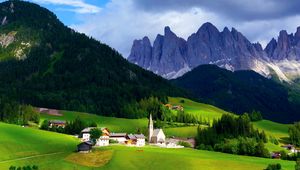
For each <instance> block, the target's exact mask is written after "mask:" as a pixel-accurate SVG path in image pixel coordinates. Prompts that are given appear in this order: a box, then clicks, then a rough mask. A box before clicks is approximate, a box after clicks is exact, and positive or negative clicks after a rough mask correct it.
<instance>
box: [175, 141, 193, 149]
mask: <svg viewBox="0 0 300 170" xmlns="http://www.w3.org/2000/svg"><path fill="white" fill-rule="evenodd" d="M177 145H181V146H184V147H186V148H191V147H192V145H191V144H190V143H188V142H185V141H179V142H177Z"/></svg>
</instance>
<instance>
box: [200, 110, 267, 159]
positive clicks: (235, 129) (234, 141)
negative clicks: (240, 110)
mask: <svg viewBox="0 0 300 170" xmlns="http://www.w3.org/2000/svg"><path fill="white" fill-rule="evenodd" d="M196 142H197V147H198V148H199V149H208V150H216V151H221V152H226V153H232V154H240V155H251V156H258V157H269V156H270V155H269V152H268V150H267V149H266V148H265V146H264V143H266V142H268V139H267V136H266V134H265V133H264V131H262V132H259V131H258V130H255V129H254V128H253V125H252V124H251V121H250V118H249V116H248V114H244V115H241V116H239V117H234V116H232V115H229V114H224V115H222V117H221V119H220V120H214V121H213V124H212V126H211V127H209V128H205V129H201V128H200V127H199V128H198V134H197V137H196Z"/></svg>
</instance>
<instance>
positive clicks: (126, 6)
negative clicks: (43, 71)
mask: <svg viewBox="0 0 300 170" xmlns="http://www.w3.org/2000/svg"><path fill="white" fill-rule="evenodd" d="M134 3H135V1H134V0H111V1H110V2H109V3H108V4H107V5H106V6H105V7H104V8H103V9H102V11H101V12H100V13H97V14H96V15H91V16H90V17H86V16H85V17H84V18H81V20H82V24H80V25H72V26H71V27H72V28H74V29H75V30H77V31H80V32H83V33H86V34H88V35H90V36H93V37H94V38H96V39H98V40H100V41H101V42H104V43H106V44H108V45H110V46H111V47H113V48H115V49H117V50H118V51H119V52H120V53H121V54H123V56H124V57H125V58H127V57H128V55H129V53H130V48H131V45H132V42H133V40H134V39H141V38H142V37H143V36H149V38H150V40H152V42H153V41H154V39H155V37H156V35H157V34H158V33H160V34H163V30H164V27H165V26H170V27H171V29H172V31H174V32H175V33H176V34H177V35H178V36H180V37H183V38H185V39H187V38H188V36H189V35H191V34H192V33H194V32H196V31H197V30H198V29H199V27H200V26H201V25H202V24H203V23H205V22H211V23H213V24H214V25H215V26H216V27H217V28H219V30H220V31H222V30H223V28H224V27H225V26H227V27H228V28H231V27H235V28H236V29H237V30H239V31H240V32H242V33H243V34H244V35H245V36H246V37H247V38H248V39H249V40H250V41H252V42H257V41H259V42H261V43H262V44H263V46H265V45H266V44H267V43H268V42H269V41H270V40H271V38H273V37H275V38H277V36H278V34H279V31H280V30H282V29H286V30H288V32H295V30H296V28H297V26H299V25H300V23H299V22H296V21H299V20H300V17H299V16H290V17H285V18H278V19H262V20H250V21H241V20H235V19H234V18H229V17H228V16H224V15H219V14H218V13H215V12H214V11H212V10H210V11H208V10H207V9H201V8H199V7H194V8H191V9H189V10H185V11H182V10H181V11H176V10H170V11H164V12H159V11H149V10H144V9H143V8H137V6H136V5H135V4H134Z"/></svg>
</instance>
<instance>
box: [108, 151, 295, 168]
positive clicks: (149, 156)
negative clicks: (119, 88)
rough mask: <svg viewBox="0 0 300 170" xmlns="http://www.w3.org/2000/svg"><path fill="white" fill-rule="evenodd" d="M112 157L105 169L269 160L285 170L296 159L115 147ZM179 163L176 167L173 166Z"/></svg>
mask: <svg viewBox="0 0 300 170" xmlns="http://www.w3.org/2000/svg"><path fill="white" fill-rule="evenodd" d="M112 149H113V150H114V154H113V157H112V160H111V161H110V162H109V163H108V164H107V165H106V166H105V167H103V169H121V168H122V167H126V168H127V169H162V170H164V169H170V168H171V169H197V170H216V169H230V170H241V169H251V170H262V169H264V168H266V166H267V165H268V164H269V163H277V162H278V163H281V165H282V166H283V169H286V170H287V169H294V165H295V163H294V162H290V161H281V160H272V159H264V158H254V157H247V156H237V155H229V154H224V153H217V152H209V151H199V150H192V149H157V148H142V149H141V150H143V152H137V149H136V148H127V147H112ZM174 165H176V166H174Z"/></svg>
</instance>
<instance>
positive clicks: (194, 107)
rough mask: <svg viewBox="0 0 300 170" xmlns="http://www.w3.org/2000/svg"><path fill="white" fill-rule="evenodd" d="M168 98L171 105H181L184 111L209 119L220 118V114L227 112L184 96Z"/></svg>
mask: <svg viewBox="0 0 300 170" xmlns="http://www.w3.org/2000/svg"><path fill="white" fill-rule="evenodd" d="M168 100H169V103H170V104H172V105H182V106H183V107H184V111H185V112H186V113H190V114H195V115H200V116H201V117H202V118H205V119H209V120H211V121H212V120H213V119H218V118H221V116H222V114H225V113H229V112H226V111H224V110H222V109H219V108H217V107H215V106H212V105H208V104H203V103H198V102H194V101H192V100H190V99H186V98H181V97H169V98H168ZM181 101H184V102H181Z"/></svg>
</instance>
